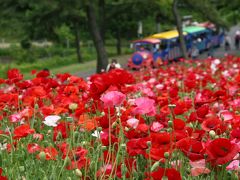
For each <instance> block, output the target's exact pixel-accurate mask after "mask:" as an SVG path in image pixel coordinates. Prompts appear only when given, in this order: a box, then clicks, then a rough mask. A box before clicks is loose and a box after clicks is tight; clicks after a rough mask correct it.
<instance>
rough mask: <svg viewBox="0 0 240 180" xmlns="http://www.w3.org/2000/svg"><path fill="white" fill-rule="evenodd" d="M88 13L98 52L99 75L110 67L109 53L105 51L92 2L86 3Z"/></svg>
mask: <svg viewBox="0 0 240 180" xmlns="http://www.w3.org/2000/svg"><path fill="white" fill-rule="evenodd" d="M86 12H87V18H88V24H89V29H90V31H91V34H92V38H93V42H94V45H95V48H96V51H97V72H98V73H99V72H101V70H102V69H106V67H107V65H108V57H107V52H106V50H105V47H104V43H103V39H102V37H101V34H100V31H99V27H98V25H97V19H96V15H95V10H94V7H93V4H92V3H91V2H88V3H86Z"/></svg>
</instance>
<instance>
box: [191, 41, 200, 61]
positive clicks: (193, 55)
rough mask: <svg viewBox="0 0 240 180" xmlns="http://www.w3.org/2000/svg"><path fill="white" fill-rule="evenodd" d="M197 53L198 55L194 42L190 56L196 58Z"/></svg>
mask: <svg viewBox="0 0 240 180" xmlns="http://www.w3.org/2000/svg"><path fill="white" fill-rule="evenodd" d="M198 55H199V50H198V48H197V46H196V44H195V45H193V48H192V54H191V57H192V59H197V57H198Z"/></svg>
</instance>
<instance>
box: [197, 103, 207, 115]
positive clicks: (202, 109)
mask: <svg viewBox="0 0 240 180" xmlns="http://www.w3.org/2000/svg"><path fill="white" fill-rule="evenodd" d="M208 111H209V106H208V105H206V104H204V105H202V106H201V107H199V108H198V109H197V111H196V113H197V116H198V117H200V118H204V117H205V116H206V115H207V114H208Z"/></svg>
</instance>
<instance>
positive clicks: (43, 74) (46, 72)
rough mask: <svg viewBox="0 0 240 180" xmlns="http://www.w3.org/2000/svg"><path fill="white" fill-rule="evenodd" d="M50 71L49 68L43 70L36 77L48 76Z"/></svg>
mask: <svg viewBox="0 0 240 180" xmlns="http://www.w3.org/2000/svg"><path fill="white" fill-rule="evenodd" d="M49 75H50V72H49V71H48V70H42V71H40V72H38V73H37V75H36V77H48V76H49Z"/></svg>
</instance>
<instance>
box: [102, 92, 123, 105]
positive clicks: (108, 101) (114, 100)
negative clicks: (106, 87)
mask: <svg viewBox="0 0 240 180" xmlns="http://www.w3.org/2000/svg"><path fill="white" fill-rule="evenodd" d="M100 99H101V100H102V101H103V103H104V106H105V107H113V106H119V105H121V104H122V102H123V101H124V100H125V99H126V95H125V94H123V93H121V92H119V91H110V92H107V93H106V94H104V95H102V97H101V98H100Z"/></svg>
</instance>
